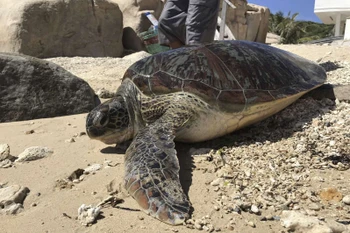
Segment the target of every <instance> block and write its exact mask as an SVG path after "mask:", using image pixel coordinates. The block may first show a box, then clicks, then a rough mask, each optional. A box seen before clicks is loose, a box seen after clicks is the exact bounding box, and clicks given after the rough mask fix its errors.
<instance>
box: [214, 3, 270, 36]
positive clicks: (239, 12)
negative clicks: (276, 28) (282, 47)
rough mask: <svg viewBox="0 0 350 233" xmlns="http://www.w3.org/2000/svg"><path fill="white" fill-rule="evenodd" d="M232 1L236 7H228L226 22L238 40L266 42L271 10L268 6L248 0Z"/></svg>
mask: <svg viewBox="0 0 350 233" xmlns="http://www.w3.org/2000/svg"><path fill="white" fill-rule="evenodd" d="M231 2H232V3H233V5H235V6H236V8H235V9H232V8H231V7H229V6H228V7H227V14H226V24H227V26H228V27H229V28H230V30H231V32H232V34H233V35H234V36H235V38H236V40H249V41H256V42H261V43H265V40H266V35H267V31H268V26H269V16H270V10H269V9H268V8H266V7H262V6H258V5H254V4H248V2H247V0H231ZM221 4H222V3H221ZM219 16H221V12H220V13H219Z"/></svg>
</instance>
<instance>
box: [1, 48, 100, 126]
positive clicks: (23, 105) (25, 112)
mask: <svg viewBox="0 0 350 233" xmlns="http://www.w3.org/2000/svg"><path fill="white" fill-rule="evenodd" d="M0 87H1V88H0V122H8V121H20V120H30V119H36V118H45V117H56V116H63V115H70V114H78V113H84V112H88V111H90V110H91V109H93V108H94V107H95V106H96V105H97V104H99V99H98V97H97V96H96V95H95V93H94V91H93V90H92V89H91V88H90V86H89V85H88V84H87V83H86V82H85V81H84V80H82V79H80V78H78V77H76V76H74V75H73V74H71V73H69V72H68V71H66V70H64V69H63V68H61V67H60V66H58V65H56V64H54V63H51V62H48V61H44V60H41V59H37V58H33V57H29V56H22V55H16V54H6V53H0Z"/></svg>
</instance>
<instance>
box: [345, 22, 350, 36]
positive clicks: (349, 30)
mask: <svg viewBox="0 0 350 233" xmlns="http://www.w3.org/2000/svg"><path fill="white" fill-rule="evenodd" d="M344 40H350V17H349V18H347V19H346V26H345V34H344Z"/></svg>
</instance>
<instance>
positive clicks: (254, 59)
mask: <svg viewBox="0 0 350 233" xmlns="http://www.w3.org/2000/svg"><path fill="white" fill-rule="evenodd" d="M126 78H129V79H131V80H132V81H133V82H134V83H135V84H136V85H137V86H138V87H139V89H140V90H141V91H142V92H143V93H144V94H146V95H161V94H166V93H172V92H180V91H183V92H190V93H193V94H196V95H198V96H199V97H201V98H202V99H204V100H205V101H207V102H209V103H211V104H215V103H216V104H217V105H219V107H224V108H225V106H228V105H249V104H259V103H263V102H269V101H274V100H277V99H281V98H288V97H289V96H292V95H295V94H298V93H300V92H305V91H309V90H311V89H313V88H316V87H318V86H320V85H321V84H323V83H324V82H325V80H326V73H325V71H324V69H323V68H322V67H321V66H319V65H317V64H316V63H314V62H312V61H309V60H307V59H304V58H302V57H300V56H297V55H294V54H292V53H289V52H287V51H284V50H280V49H277V48H274V47H271V46H269V45H265V44H261V43H254V42H248V41H215V42H213V43H210V44H205V45H196V46H188V47H182V48H179V49H175V50H170V51H167V52H163V53H159V54H156V55H153V56H150V57H147V58H144V59H142V60H140V61H138V62H136V63H134V64H133V65H132V66H131V67H129V69H128V70H127V71H126V73H125V75H124V78H123V79H126Z"/></svg>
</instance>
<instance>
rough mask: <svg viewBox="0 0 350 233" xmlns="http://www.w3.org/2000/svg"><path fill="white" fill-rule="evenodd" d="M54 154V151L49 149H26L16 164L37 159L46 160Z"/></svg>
mask: <svg viewBox="0 0 350 233" xmlns="http://www.w3.org/2000/svg"><path fill="white" fill-rule="evenodd" d="M51 154H53V151H52V150H51V149H49V148H47V147H40V146H33V147H29V148H27V149H25V150H24V151H23V152H22V153H21V154H19V155H18V159H16V160H15V162H25V161H33V160H37V159H42V158H45V157H47V156H49V155H51Z"/></svg>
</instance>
